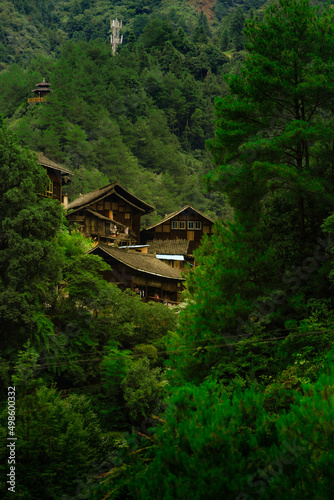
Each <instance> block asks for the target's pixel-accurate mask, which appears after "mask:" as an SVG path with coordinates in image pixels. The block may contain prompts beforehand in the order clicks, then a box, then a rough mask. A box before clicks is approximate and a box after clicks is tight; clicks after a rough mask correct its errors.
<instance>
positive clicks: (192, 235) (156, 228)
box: [141, 205, 214, 256]
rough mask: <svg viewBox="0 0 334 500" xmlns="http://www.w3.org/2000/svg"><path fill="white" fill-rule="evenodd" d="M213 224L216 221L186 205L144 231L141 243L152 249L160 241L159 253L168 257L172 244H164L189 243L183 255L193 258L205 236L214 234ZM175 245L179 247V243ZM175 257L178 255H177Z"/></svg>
mask: <svg viewBox="0 0 334 500" xmlns="http://www.w3.org/2000/svg"><path fill="white" fill-rule="evenodd" d="M213 224H214V221H213V220H212V219H210V217H207V216H206V215H204V214H202V213H201V212H199V211H198V210H196V209H195V208H193V207H192V206H191V205H186V206H185V207H183V208H181V209H180V210H177V211H176V212H172V213H171V214H168V215H165V217H164V218H163V219H162V220H161V221H160V222H158V223H157V224H154V225H153V226H150V227H148V228H147V229H145V230H144V231H142V233H141V243H142V244H146V243H147V244H149V245H150V248H152V247H153V245H154V242H157V241H159V245H160V247H159V253H161V254H162V255H168V254H169V252H170V250H168V248H169V247H170V244H169V243H168V244H167V243H165V244H163V243H162V242H167V241H174V242H177V241H178V240H183V241H187V242H188V247H187V248H185V244H184V243H183V245H184V250H183V253H182V255H184V256H186V255H188V256H191V255H192V254H193V251H194V250H196V248H198V247H199V245H200V242H201V239H202V236H203V234H207V235H209V236H210V235H211V234H212V226H213ZM155 244H156V243H155ZM174 245H177V243H174ZM167 250H168V251H167ZM185 251H186V252H187V253H185ZM173 254H174V253H173ZM174 255H177V253H175V254H174Z"/></svg>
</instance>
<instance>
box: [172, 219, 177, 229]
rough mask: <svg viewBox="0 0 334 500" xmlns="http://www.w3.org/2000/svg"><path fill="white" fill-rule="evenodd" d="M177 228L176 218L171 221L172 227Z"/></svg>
mask: <svg viewBox="0 0 334 500" xmlns="http://www.w3.org/2000/svg"><path fill="white" fill-rule="evenodd" d="M177 228H178V222H177V220H173V221H172V229H177Z"/></svg>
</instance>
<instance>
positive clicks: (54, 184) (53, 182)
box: [36, 153, 74, 208]
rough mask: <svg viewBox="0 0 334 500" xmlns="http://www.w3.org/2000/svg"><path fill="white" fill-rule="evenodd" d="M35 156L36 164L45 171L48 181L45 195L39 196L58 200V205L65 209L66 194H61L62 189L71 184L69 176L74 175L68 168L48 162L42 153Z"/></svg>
mask: <svg viewBox="0 0 334 500" xmlns="http://www.w3.org/2000/svg"><path fill="white" fill-rule="evenodd" d="M36 154H37V157H38V163H40V164H41V165H42V167H44V168H45V169H46V172H47V174H48V177H49V179H50V181H49V185H48V187H47V188H46V190H45V193H41V196H47V197H48V198H53V199H55V200H58V201H59V202H60V203H63V204H64V206H65V208H67V194H64V193H63V188H64V186H65V185H66V184H69V183H70V182H71V176H72V175H74V173H73V172H72V171H71V170H69V169H68V168H65V167H63V166H61V165H58V164H57V163H55V162H54V161H51V160H49V159H48V158H46V156H44V155H43V153H36Z"/></svg>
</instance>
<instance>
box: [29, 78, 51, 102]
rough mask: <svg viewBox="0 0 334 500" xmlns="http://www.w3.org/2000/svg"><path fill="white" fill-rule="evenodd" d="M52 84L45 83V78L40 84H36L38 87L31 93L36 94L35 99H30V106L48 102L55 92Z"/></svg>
mask: <svg viewBox="0 0 334 500" xmlns="http://www.w3.org/2000/svg"><path fill="white" fill-rule="evenodd" d="M50 87H51V84H50V83H47V82H46V81H45V78H43V81H42V82H40V83H36V87H35V88H34V89H33V90H32V91H31V92H33V93H34V97H30V98H29V99H28V103H29V104H40V103H41V102H46V100H47V98H48V96H49V94H50V93H51V92H53V90H51V88H50Z"/></svg>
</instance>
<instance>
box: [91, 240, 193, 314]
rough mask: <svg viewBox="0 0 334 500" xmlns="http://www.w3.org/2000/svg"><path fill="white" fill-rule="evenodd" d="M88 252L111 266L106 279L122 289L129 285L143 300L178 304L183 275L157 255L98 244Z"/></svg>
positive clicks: (106, 272) (105, 273)
mask: <svg viewBox="0 0 334 500" xmlns="http://www.w3.org/2000/svg"><path fill="white" fill-rule="evenodd" d="M89 253H93V254H95V255H99V256H100V257H102V258H103V260H104V261H105V262H106V263H107V264H109V265H110V267H111V269H110V270H108V271H104V272H103V277H104V279H105V280H106V281H108V282H112V283H115V284H117V285H118V286H119V287H120V288H121V289H122V290H125V289H126V288H129V289H131V290H134V291H135V292H136V293H138V294H139V295H140V296H141V298H142V300H143V301H145V302H147V301H150V300H153V301H158V302H163V303H166V304H172V305H173V304H178V303H179V302H180V294H181V291H182V289H183V285H182V282H183V281H184V278H183V277H182V276H181V273H180V271H179V270H177V269H173V268H171V267H170V266H168V265H167V264H165V263H163V262H161V261H160V260H159V259H157V258H156V257H155V256H154V255H151V254H148V253H144V252H142V251H139V252H136V251H133V250H128V249H120V248H115V247H112V246H110V245H106V244H103V243H98V245H96V246H95V247H94V248H93V249H92V250H90V252H89Z"/></svg>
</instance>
